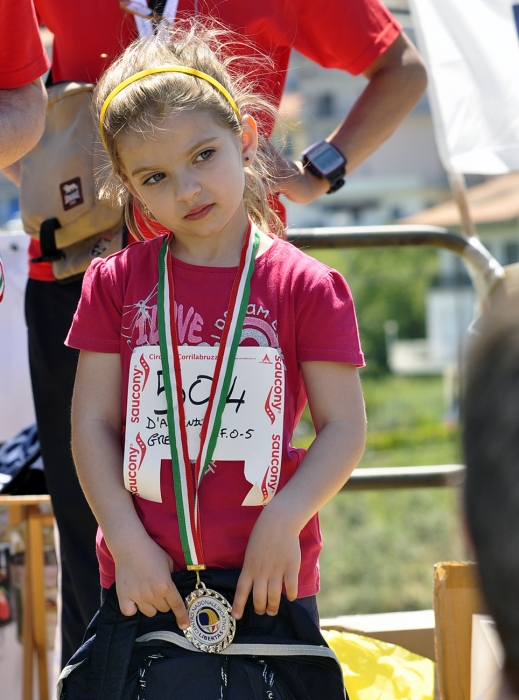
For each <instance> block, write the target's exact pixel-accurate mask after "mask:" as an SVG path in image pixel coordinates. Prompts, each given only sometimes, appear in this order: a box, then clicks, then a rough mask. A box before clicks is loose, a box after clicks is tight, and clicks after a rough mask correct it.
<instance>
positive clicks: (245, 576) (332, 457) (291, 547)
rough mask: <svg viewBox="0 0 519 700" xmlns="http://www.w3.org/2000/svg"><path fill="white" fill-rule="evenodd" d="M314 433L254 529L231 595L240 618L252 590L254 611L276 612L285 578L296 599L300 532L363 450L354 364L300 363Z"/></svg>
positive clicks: (289, 593)
mask: <svg viewBox="0 0 519 700" xmlns="http://www.w3.org/2000/svg"><path fill="white" fill-rule="evenodd" d="M301 368H302V371H303V377H304V381H305V386H306V391H307V395H308V402H309V405H310V411H311V414H312V419H313V422H314V426H315V430H316V434H317V437H316V438H315V440H314V442H313V443H312V445H311V446H310V449H309V450H308V452H307V453H306V455H305V457H304V459H303V461H302V462H301V464H300V466H299V468H298V469H297V471H296V472H295V474H294V475H293V476H292V478H291V479H290V481H289V482H288V483H287V484H286V486H285V487H284V488H283V489H282V490H281V491H279V492H278V493H277V494H276V496H274V498H273V499H272V500H271V501H270V503H268V504H267V505H266V506H265V508H264V509H263V512H262V513H261V515H260V517H259V518H258V520H257V521H256V524H255V526H254V528H253V530H252V533H251V536H250V538H249V543H248V545H247V550H246V552H245V561H244V564H243V569H242V573H241V575H240V578H239V581H238V586H237V589H236V595H235V598H234V605H233V615H234V617H235V618H237V619H239V618H240V617H241V616H242V614H243V610H244V607H245V603H246V601H247V598H248V595H249V593H250V591H251V589H253V601H254V609H255V611H256V612H257V613H260V614H262V613H264V612H267V614H269V615H275V614H276V613H277V611H278V608H279V600H280V596H281V590H282V587H283V583H284V584H285V589H286V593H287V597H288V598H289V600H294V599H295V598H297V582H298V575H299V567H300V563H301V550H300V545H299V533H300V532H301V530H302V529H303V527H304V526H305V525H306V524H307V522H308V521H309V520H310V518H311V517H312V516H314V515H315V513H316V512H317V511H318V510H319V508H321V506H323V505H324V504H325V503H326V502H327V501H329V500H330V498H332V496H334V495H335V494H336V493H337V491H339V490H340V488H341V487H342V486H343V485H344V483H345V482H346V481H347V480H348V477H349V476H350V474H351V472H352V471H353V469H354V468H355V466H356V465H357V463H358V462H359V460H360V458H361V457H362V453H363V451H364V443H365V434H366V414H365V411H364V400H363V398H362V390H361V386H360V379H359V375H358V371H357V368H356V367H354V366H353V365H347V364H343V363H338V362H304V363H302V364H301Z"/></svg>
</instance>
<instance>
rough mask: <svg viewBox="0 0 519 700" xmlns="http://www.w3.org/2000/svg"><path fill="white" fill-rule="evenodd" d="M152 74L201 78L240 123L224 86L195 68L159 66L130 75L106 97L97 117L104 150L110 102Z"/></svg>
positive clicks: (238, 115) (237, 110)
mask: <svg viewBox="0 0 519 700" xmlns="http://www.w3.org/2000/svg"><path fill="white" fill-rule="evenodd" d="M154 73H186V74H187V75H194V76H196V77H197V78H202V80H205V81H206V82H208V83H210V84H211V85H212V86H213V87H215V88H216V89H217V90H219V91H220V92H221V93H222V95H223V96H224V97H225V99H226V100H227V101H228V102H229V104H230V105H231V107H232V108H233V111H234V113H235V114H236V116H237V118H238V121H241V114H240V110H239V109H238V107H237V105H236V102H235V101H234V100H233V99H232V97H231V96H230V94H229V93H228V92H227V90H226V89H225V88H224V86H223V85H222V84H221V83H219V82H218V81H217V80H215V79H214V78H213V77H211V76H210V75H208V74H207V73H202V71H200V70H196V68H183V67H182V66H160V67H158V68H147V69H146V70H141V71H140V72H139V73H135V75H131V76H130V77H129V78H126V80H123V82H122V83H120V84H119V85H118V86H117V87H116V88H114V89H113V90H112V92H111V93H110V94H109V95H108V97H107V98H106V100H105V101H104V102H103V107H102V109H101V114H100V116H99V131H100V133H101V141H102V142H103V146H104V147H105V148H106V140H105V133H104V126H103V121H104V118H105V114H106V110H107V109H108V107H109V106H110V102H111V101H112V100H113V99H114V97H115V96H116V95H118V94H119V93H120V92H121V90H124V88H125V87H127V86H128V85H131V84H132V83H135V82H136V81H137V80H140V79H141V78H145V77H146V76H147V75H153V74H154ZM106 150H108V149H107V148H106Z"/></svg>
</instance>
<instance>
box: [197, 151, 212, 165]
mask: <svg viewBox="0 0 519 700" xmlns="http://www.w3.org/2000/svg"><path fill="white" fill-rule="evenodd" d="M214 150H215V149H214V148H206V149H205V150H204V151H202V152H201V153H199V154H198V155H197V156H196V158H195V163H203V162H204V161H206V160H210V158H211V156H212V155H213V153H214Z"/></svg>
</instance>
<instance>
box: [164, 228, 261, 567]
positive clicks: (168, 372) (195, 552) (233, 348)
mask: <svg viewBox="0 0 519 700" xmlns="http://www.w3.org/2000/svg"><path fill="white" fill-rule="evenodd" d="M172 236H173V234H170V235H169V236H167V237H166V238H165V240H164V243H163V244H162V247H161V250H160V253H159V290H158V296H159V298H158V302H159V303H158V309H157V311H158V323H159V343H160V355H161V361H162V373H163V381H164V388H165V392H166V399H167V406H168V432H169V442H170V450H171V460H172V468H173V484H174V489H175V500H176V506H177V517H178V523H179V531H180V540H181V543H182V549H183V552H184V557H185V560H186V565H187V567H188V569H201V568H204V554H203V548H202V539H201V534H200V520H199V503H198V489H199V488H200V484H201V482H202V479H203V477H204V475H205V473H206V471H207V468H208V466H209V463H210V461H211V459H212V455H213V453H214V449H215V446H216V441H217V439H218V433H219V431H220V427H221V422H222V415H223V412H224V409H225V404H226V400H227V395H228V393H229V387H230V383H231V379H232V372H233V367H234V360H235V358H236V352H237V349H238V345H239V343H240V338H241V332H242V329H243V322H244V319H245V313H246V311H247V306H248V303H249V296H250V281H251V277H252V273H253V271H254V260H255V257H256V253H257V250H258V245H259V240H260V238H259V232H258V230H257V228H256V227H255V226H254V224H252V222H250V223H249V227H248V229H247V233H246V234H245V240H244V243H243V247H242V251H241V254H240V263H239V266H238V271H237V273H236V277H235V278H234V283H233V286H232V290H231V297H230V301H229V308H228V309H227V314H226V317H225V325H224V328H223V332H222V337H221V340H220V347H219V349H218V355H217V358H216V366H215V370H214V377H213V380H212V383H211V391H210V395H209V401H208V404H207V409H206V412H205V415H204V420H203V423H202V430H201V434H200V448H199V451H198V456H197V458H196V461H195V464H194V469H193V468H192V466H191V462H190V459H189V453H188V444H187V430H186V417H185V411H184V402H183V393H182V374H181V369H180V355H179V349H178V336H177V329H176V322H175V294H174V284H173V261H172V255H171V252H170V242H171V240H172Z"/></svg>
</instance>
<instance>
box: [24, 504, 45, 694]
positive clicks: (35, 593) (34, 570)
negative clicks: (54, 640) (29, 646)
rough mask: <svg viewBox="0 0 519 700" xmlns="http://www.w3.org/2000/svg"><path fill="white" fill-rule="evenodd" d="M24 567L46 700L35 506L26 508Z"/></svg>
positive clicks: (40, 522) (39, 535) (41, 566)
mask: <svg viewBox="0 0 519 700" xmlns="http://www.w3.org/2000/svg"><path fill="white" fill-rule="evenodd" d="M27 510H28V513H27V544H26V554H25V566H26V567H29V569H30V572H31V597H32V601H31V608H32V630H33V638H34V645H35V647H36V657H37V661H38V686H39V691H40V700H49V682H48V674H47V631H46V622H45V578H44V559H43V532H42V528H43V524H44V520H45V516H44V515H43V514H42V512H41V511H40V507H39V506H29V507H28V509H27Z"/></svg>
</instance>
